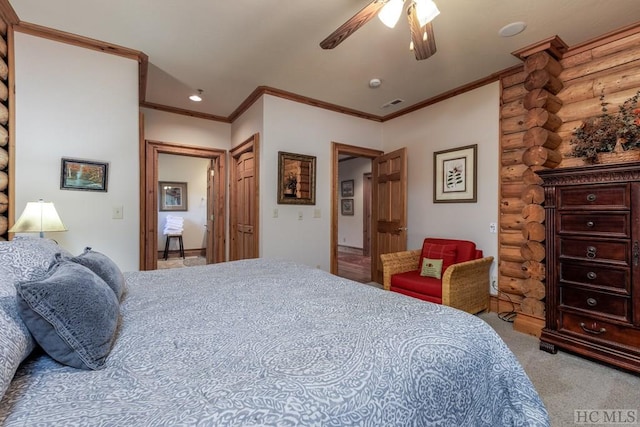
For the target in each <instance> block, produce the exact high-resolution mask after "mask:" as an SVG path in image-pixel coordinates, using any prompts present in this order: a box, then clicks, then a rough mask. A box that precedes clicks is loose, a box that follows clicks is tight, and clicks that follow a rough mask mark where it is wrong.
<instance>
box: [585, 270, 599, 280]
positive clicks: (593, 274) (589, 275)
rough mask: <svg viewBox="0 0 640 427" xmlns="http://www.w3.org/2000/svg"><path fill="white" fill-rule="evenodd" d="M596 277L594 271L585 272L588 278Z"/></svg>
mask: <svg viewBox="0 0 640 427" xmlns="http://www.w3.org/2000/svg"><path fill="white" fill-rule="evenodd" d="M596 277H598V275H597V274H596V273H594V272H593V271H590V272H588V273H587V278H588V279H591V280H593V279H595V278H596Z"/></svg>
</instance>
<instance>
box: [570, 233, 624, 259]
mask: <svg viewBox="0 0 640 427" xmlns="http://www.w3.org/2000/svg"><path fill="white" fill-rule="evenodd" d="M558 249H559V250H558V253H559V255H560V259H561V260H562V258H572V259H580V260H584V261H604V262H613V263H617V264H620V265H626V266H628V265H629V253H630V248H629V242H628V241H625V240H597V239H577V238H576V239H574V238H570V237H562V238H561V239H559V248H558Z"/></svg>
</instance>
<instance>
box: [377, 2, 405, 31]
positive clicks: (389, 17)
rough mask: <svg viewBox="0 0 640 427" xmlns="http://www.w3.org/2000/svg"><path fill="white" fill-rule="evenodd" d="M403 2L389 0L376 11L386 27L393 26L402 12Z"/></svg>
mask: <svg viewBox="0 0 640 427" xmlns="http://www.w3.org/2000/svg"><path fill="white" fill-rule="evenodd" d="M403 4H404V0H389V1H388V2H387V4H385V5H384V6H383V7H382V9H380V12H378V18H380V20H381V21H382V23H383V24H384V25H386V26H387V27H389V28H393V27H395V26H396V24H397V23H398V20H399V19H400V15H401V14H402V5H403Z"/></svg>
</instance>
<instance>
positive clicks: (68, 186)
mask: <svg viewBox="0 0 640 427" xmlns="http://www.w3.org/2000/svg"><path fill="white" fill-rule="evenodd" d="M108 172H109V163H106V162H94V161H90V160H79V159H69V158H64V157H63V158H62V161H61V165H60V189H61V190H83V191H102V192H106V191H107V177H108Z"/></svg>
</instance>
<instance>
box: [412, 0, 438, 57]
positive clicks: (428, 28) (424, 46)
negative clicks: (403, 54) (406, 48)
mask: <svg viewBox="0 0 640 427" xmlns="http://www.w3.org/2000/svg"><path fill="white" fill-rule="evenodd" d="M407 18H408V19H409V28H410V29H411V41H412V42H413V53H414V54H415V55H416V59H417V60H418V61H420V60H422V59H427V58H428V57H430V56H431V55H433V54H434V53H436V39H435V37H434V36H433V26H432V25H431V22H428V23H427V24H425V26H424V27H420V22H418V14H417V13H416V5H415V3H412V4H411V5H410V6H409V8H408V9H407ZM425 34H426V35H427V37H426V39H425V38H424V35H425Z"/></svg>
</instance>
